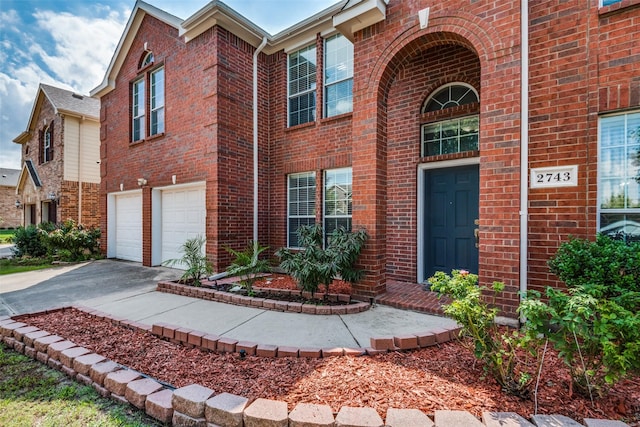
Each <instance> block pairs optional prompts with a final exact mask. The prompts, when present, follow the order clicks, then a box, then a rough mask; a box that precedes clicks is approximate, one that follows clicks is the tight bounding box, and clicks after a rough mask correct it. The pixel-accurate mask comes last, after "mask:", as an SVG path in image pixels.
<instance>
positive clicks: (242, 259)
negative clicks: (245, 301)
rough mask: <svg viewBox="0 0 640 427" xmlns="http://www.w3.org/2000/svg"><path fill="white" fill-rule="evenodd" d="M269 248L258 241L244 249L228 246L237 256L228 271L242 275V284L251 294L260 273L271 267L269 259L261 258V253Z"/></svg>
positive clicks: (232, 274) (228, 249)
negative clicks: (238, 249)
mask: <svg viewBox="0 0 640 427" xmlns="http://www.w3.org/2000/svg"><path fill="white" fill-rule="evenodd" d="M267 249H268V248H267V247H265V246H260V243H258V242H257V241H256V242H249V245H247V247H246V248H245V249H244V250H243V251H236V250H233V249H231V248H226V250H227V252H229V253H230V254H232V255H233V256H235V260H234V261H233V262H232V263H231V265H230V266H229V267H228V268H227V270H226V271H227V273H229V275H231V276H240V284H241V285H242V286H244V287H245V288H246V289H247V292H248V293H249V295H251V294H253V284H254V283H255V281H256V279H257V276H258V274H260V273H264V272H267V271H269V270H270V269H271V268H270V266H269V261H268V260H264V259H260V254H261V253H262V252H264V251H265V250H267Z"/></svg>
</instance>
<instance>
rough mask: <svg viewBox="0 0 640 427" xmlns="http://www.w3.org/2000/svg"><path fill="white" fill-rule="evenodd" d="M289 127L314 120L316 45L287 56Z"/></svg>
mask: <svg viewBox="0 0 640 427" xmlns="http://www.w3.org/2000/svg"><path fill="white" fill-rule="evenodd" d="M287 71H288V93H289V126H296V125H300V124H303V123H308V122H313V121H315V119H316V45H315V44H313V45H309V46H307V47H305V48H302V49H300V50H298V51H296V52H292V53H290V54H289V57H288V61H287Z"/></svg>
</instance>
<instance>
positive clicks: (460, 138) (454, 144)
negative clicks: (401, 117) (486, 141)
mask: <svg viewBox="0 0 640 427" xmlns="http://www.w3.org/2000/svg"><path fill="white" fill-rule="evenodd" d="M473 104H476V105H477V104H478V94H477V93H476V91H475V90H474V89H473V88H472V87H471V86H468V85H466V84H463V83H455V84H452V85H447V86H445V87H443V88H440V89H439V90H437V91H436V92H435V93H434V94H433V95H432V96H430V97H429V98H428V99H427V101H426V102H425V104H424V107H423V109H422V112H423V113H432V115H433V117H434V119H435V120H437V121H433V122H431V123H426V124H423V125H422V135H421V143H422V144H421V145H422V150H421V152H422V157H427V156H436V155H439V154H452V153H460V152H463V151H474V150H477V149H478V136H479V128H480V126H479V124H480V120H479V116H478V114H473V115H470V114H469V113H470V112H471V110H461V111H456V110H449V109H450V108H454V107H459V106H464V105H470V106H473ZM447 110H448V111H447ZM456 116H458V117H456ZM440 118H442V119H441V120H438V119H440Z"/></svg>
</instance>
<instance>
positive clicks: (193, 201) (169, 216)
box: [162, 187, 206, 261]
mask: <svg viewBox="0 0 640 427" xmlns="http://www.w3.org/2000/svg"><path fill="white" fill-rule="evenodd" d="M205 218H206V208H205V189H204V187H194V188H186V189H185V188H182V189H179V190H163V191H162V261H166V260H168V259H179V258H182V255H183V252H182V245H183V244H184V242H185V241H186V240H187V239H191V238H194V237H197V236H202V237H203V238H204V237H205ZM202 249H203V253H204V249H205V248H204V247H203V248H202Z"/></svg>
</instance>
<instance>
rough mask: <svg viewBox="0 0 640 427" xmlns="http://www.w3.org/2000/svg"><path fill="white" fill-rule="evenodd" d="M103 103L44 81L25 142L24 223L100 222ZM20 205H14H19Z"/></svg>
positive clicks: (21, 138)
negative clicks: (101, 111) (101, 109)
mask: <svg viewBox="0 0 640 427" xmlns="http://www.w3.org/2000/svg"><path fill="white" fill-rule="evenodd" d="M99 117H100V102H99V101H98V100H97V99H94V98H91V97H88V96H83V95H79V94H77V93H74V92H71V91H68V90H65V89H60V88H57V87H54V86H50V85H46V84H42V83H41V84H40V85H39V87H38V92H37V94H36V98H35V100H34V103H33V108H32V110H31V116H30V117H29V121H28V123H27V129H26V130H25V131H24V132H22V133H21V134H20V135H18V136H17V137H16V138H15V139H14V140H13V142H15V143H17V144H20V145H21V146H22V170H21V172H20V176H19V178H18V183H17V191H16V195H17V196H16V197H17V200H18V202H19V204H20V211H21V224H22V225H25V226H26V225H29V224H40V223H43V222H54V223H57V222H62V221H66V220H68V219H72V220H74V221H76V223H78V224H82V225H84V226H87V227H98V226H99V225H100V211H99V209H98V206H99V205H98V195H99V189H100V122H99ZM14 209H15V208H14Z"/></svg>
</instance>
